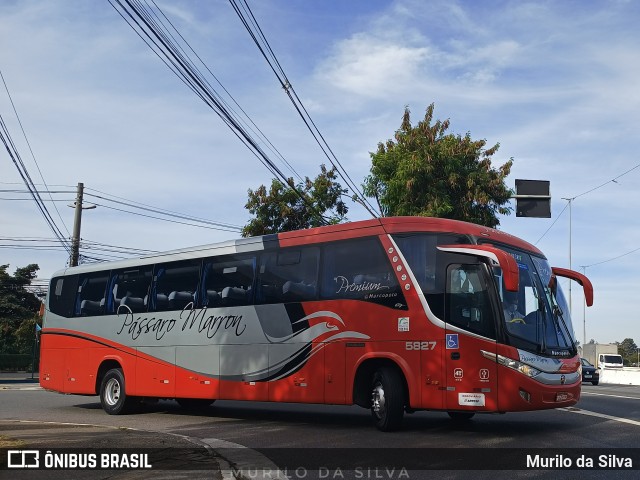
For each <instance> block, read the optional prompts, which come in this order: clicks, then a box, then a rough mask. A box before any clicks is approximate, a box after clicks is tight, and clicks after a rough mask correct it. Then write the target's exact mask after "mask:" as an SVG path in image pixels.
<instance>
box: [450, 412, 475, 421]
mask: <svg viewBox="0 0 640 480" xmlns="http://www.w3.org/2000/svg"><path fill="white" fill-rule="evenodd" d="M447 413H448V414H449V417H451V420H453V421H455V422H466V421H468V420H471V419H472V418H473V416H474V415H475V412H447Z"/></svg>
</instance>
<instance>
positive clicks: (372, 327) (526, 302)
mask: <svg viewBox="0 0 640 480" xmlns="http://www.w3.org/2000/svg"><path fill="white" fill-rule="evenodd" d="M557 277H568V278H569V279H571V280H573V281H577V282H578V283H580V284H581V285H582V286H583V289H584V292H585V299H586V302H587V304H588V305H590V304H591V303H592V301H593V289H592V286H591V283H590V282H589V280H588V279H587V278H586V277H585V276H584V275H581V274H579V273H578V272H574V271H572V270H568V269H562V268H554V267H551V266H550V265H549V263H548V262H547V259H546V258H545V257H544V255H543V254H542V252H541V251H539V250H538V249H537V248H536V247H534V246H533V245H531V244H529V243H527V242H525V241H523V240H520V239H519V238H517V237H514V236H512V235H509V234H507V233H505V232H502V231H499V230H494V229H491V228H486V227H482V226H478V225H474V224H470V223H465V222H460V221H454V220H446V219H437V218H423V217H389V218H381V219H374V220H366V221H360V222H352V223H345V224H340V225H332V226H327V227H319V228H312V229H308V230H300V231H293V232H286V233H280V234H274V235H265V236H261V237H254V238H245V239H240V240H235V241H229V242H224V243H219V244H213V245H207V246H201V247H194V248H188V249H183V250H178V251H172V252H167V253H162V254H155V255H151V256H146V257H142V258H137V259H128V260H122V261H115V262H107V263H100V264H91V265H81V266H78V267H71V268H67V269H64V270H61V271H59V272H56V273H55V274H54V275H53V277H52V279H51V284H50V287H49V294H48V297H47V303H46V311H45V316H44V325H43V329H42V346H41V364H40V372H41V373H40V384H41V385H42V387H43V388H45V389H47V390H53V391H58V392H63V393H69V394H80V395H99V396H100V401H101V404H102V407H103V408H104V410H105V411H106V412H107V413H109V414H122V413H126V412H130V411H132V410H134V408H137V406H138V405H139V404H140V403H141V401H142V400H144V399H158V398H160V399H176V400H177V401H178V403H179V404H180V405H182V406H183V407H186V408H193V407H204V406H208V405H210V404H212V403H213V402H214V401H215V400H254V401H272V402H302V403H319V404H337V405H352V404H356V405H359V406H362V407H364V408H367V409H370V410H371V414H372V417H373V420H374V422H375V424H376V426H377V427H378V428H379V429H381V430H385V431H386V430H393V429H397V428H398V427H400V425H401V422H402V419H403V414H404V413H405V412H414V411H418V410H440V411H444V412H447V413H448V414H449V415H450V416H451V417H452V418H454V419H468V418H471V417H472V416H473V415H474V414H475V413H480V412H482V413H486V412H494V413H495V412H500V413H503V412H517V411H525V410H540V409H546V408H557V407H567V406H570V405H574V404H575V403H576V402H577V401H578V400H579V397H580V385H581V370H580V368H581V367H580V358H579V356H578V353H577V349H576V342H575V335H574V331H573V325H572V322H571V318H570V312H569V308H568V307H567V302H566V300H565V297H564V295H563V293H562V289H561V287H560V284H559V282H558V279H557ZM513 304H515V305H516V306H515V307H513V306H508V305H513ZM514 312H517V314H515V313H514ZM514 314H515V318H514Z"/></svg>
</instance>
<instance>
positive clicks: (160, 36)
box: [109, 0, 329, 224]
mask: <svg viewBox="0 0 640 480" xmlns="http://www.w3.org/2000/svg"><path fill="white" fill-rule="evenodd" d="M109 3H110V4H111V6H112V7H113V8H114V9H115V10H116V11H117V12H118V14H119V15H120V16H121V17H122V18H123V19H124V20H125V21H126V22H127V24H129V26H130V27H131V28H132V29H133V30H134V32H136V34H137V35H138V36H139V37H140V38H141V39H142V40H143V41H144V42H145V43H146V44H147V46H148V47H149V48H150V49H151V50H152V51H153V52H154V53H155V54H156V56H158V58H160V60H161V61H162V62H163V63H164V64H165V65H166V66H167V67H168V68H169V69H170V70H171V71H172V72H173V73H174V74H175V75H176V76H177V77H178V78H179V79H180V80H181V81H182V82H183V83H184V84H185V85H187V87H188V88H189V89H190V90H192V91H193V92H194V93H195V94H196V95H197V96H198V97H199V98H200V99H201V100H202V101H203V102H204V103H205V104H206V105H207V106H208V107H209V108H211V109H212V110H213V111H214V112H215V113H216V115H218V117H220V119H221V120H222V121H223V122H224V123H225V124H226V125H227V127H229V129H230V130H231V131H232V132H233V134H234V135H235V136H236V137H237V138H238V139H239V140H240V141H241V142H242V143H243V144H244V145H245V146H246V147H247V148H248V149H249V150H250V151H251V153H252V154H253V155H254V156H255V157H256V158H257V159H258V160H259V161H260V162H261V163H262V164H263V165H264V166H265V167H266V168H267V169H268V170H269V171H270V172H271V173H272V174H273V175H274V176H275V177H276V178H278V179H279V180H280V181H281V183H282V184H283V185H285V186H287V187H288V188H290V189H291V190H292V191H293V192H294V193H295V194H296V196H298V197H299V198H300V200H301V201H302V203H303V204H304V205H305V208H307V209H308V211H310V212H312V213H313V214H314V215H316V216H317V218H318V219H319V221H320V223H322V224H328V223H329V222H328V220H327V219H326V218H325V217H324V216H323V215H322V212H319V211H318V210H317V209H316V208H315V206H314V205H313V204H312V203H311V201H310V199H309V198H308V197H307V196H306V195H305V194H304V193H302V192H300V191H299V190H298V188H297V187H296V186H295V183H294V182H293V179H289V178H287V177H286V175H284V173H283V172H282V171H281V170H280V169H279V168H278V166H277V165H275V163H274V162H273V161H272V160H271V159H270V158H269V156H268V155H267V154H266V153H265V152H264V150H263V149H262V147H261V146H260V144H259V143H258V142H257V141H256V140H255V139H254V138H253V137H252V136H251V134H250V133H249V132H248V131H247V129H246V128H245V127H244V126H243V121H241V120H240V119H239V118H238V115H237V113H236V112H235V111H234V110H233V109H232V108H230V107H229V106H228V103H227V102H226V101H225V100H224V98H223V97H222V96H221V95H220V94H219V93H218V92H217V91H216V90H215V89H214V88H213V87H212V86H211V84H210V83H209V82H208V81H207V80H206V78H204V76H203V75H202V72H200V70H198V68H197V67H196V66H195V64H194V62H193V61H192V60H191V59H190V58H189V55H188V54H187V53H186V52H185V50H184V49H183V48H182V47H181V46H180V45H179V44H178V42H177V41H176V39H175V37H173V35H172V34H171V32H170V29H169V28H168V27H167V26H166V25H165V24H164V23H163V22H162V20H161V19H160V17H159V16H158V15H157V14H156V13H155V11H154V10H153V9H152V8H151V6H150V5H149V3H148V2H146V1H144V2H143V1H138V0H136V1H134V0H109ZM116 4H117V5H116ZM154 5H155V9H156V10H157V11H159V12H162V10H161V9H160V8H159V7H158V5H156V4H154ZM162 16H163V17H165V18H166V16H165V15H164V13H162ZM171 29H173V31H176V32H177V29H176V28H175V27H174V26H173V25H171ZM178 35H179V33H178ZM179 36H180V37H181V38H183V37H182V36H181V35H179ZM189 48H190V47H189ZM218 83H219V81H218ZM236 103H237V102H236Z"/></svg>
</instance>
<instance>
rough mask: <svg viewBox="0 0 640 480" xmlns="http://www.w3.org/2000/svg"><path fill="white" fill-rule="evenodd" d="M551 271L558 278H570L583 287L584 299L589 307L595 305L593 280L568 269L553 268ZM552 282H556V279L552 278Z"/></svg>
mask: <svg viewBox="0 0 640 480" xmlns="http://www.w3.org/2000/svg"><path fill="white" fill-rule="evenodd" d="M551 271H552V272H553V274H554V275H555V276H556V277H565V278H569V279H571V280H574V281H576V282H578V283H579V284H580V285H582V289H583V290H584V299H585V302H586V304H587V307H590V306H592V305H593V285H592V284H591V280H589V279H588V278H587V277H586V276H585V275H583V274H581V273H578V272H576V271H574V270H569V269H568V268H559V267H551ZM551 281H552V282H553V281H555V279H553V278H552V279H551Z"/></svg>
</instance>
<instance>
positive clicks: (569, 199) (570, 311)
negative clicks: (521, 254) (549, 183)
mask: <svg viewBox="0 0 640 480" xmlns="http://www.w3.org/2000/svg"><path fill="white" fill-rule="evenodd" d="M562 199H563V200H566V201H567V202H569V270H571V203H572V202H573V201H574V200H575V199H576V197H572V198H564V197H562ZM571 283H572V282H569V314H571V313H572V308H571Z"/></svg>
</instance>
